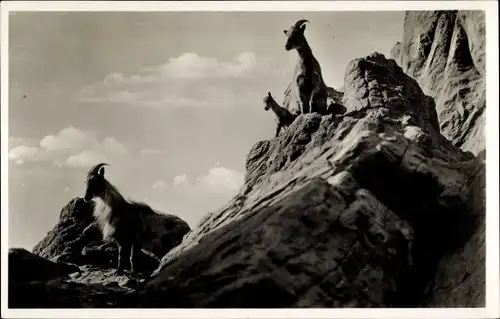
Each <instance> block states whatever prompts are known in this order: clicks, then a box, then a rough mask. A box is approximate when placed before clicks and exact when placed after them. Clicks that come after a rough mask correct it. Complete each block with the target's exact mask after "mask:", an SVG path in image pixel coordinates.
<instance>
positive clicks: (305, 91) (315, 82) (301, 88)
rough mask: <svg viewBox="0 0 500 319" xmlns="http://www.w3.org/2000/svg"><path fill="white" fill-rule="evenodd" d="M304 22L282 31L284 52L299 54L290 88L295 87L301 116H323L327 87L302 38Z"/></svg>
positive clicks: (304, 38)
mask: <svg viewBox="0 0 500 319" xmlns="http://www.w3.org/2000/svg"><path fill="white" fill-rule="evenodd" d="M306 22H309V21H308V20H305V19H302V20H299V21H297V22H295V23H294V24H293V25H292V26H291V27H290V28H289V29H288V30H283V33H285V35H286V37H287V39H286V44H285V50H287V51H290V50H292V49H295V50H297V53H298V54H299V59H298V61H297V65H296V67H295V72H294V76H293V80H292V86H295V94H296V97H297V100H298V103H299V107H300V110H301V112H302V114H305V113H309V112H311V113H314V112H317V113H320V114H324V113H325V112H326V109H327V99H328V93H327V86H326V84H325V81H324V80H323V74H322V72H321V67H320V65H319V62H318V60H316V58H315V57H314V55H313V53H312V50H311V47H310V46H309V44H308V43H307V40H306V37H305V36H304V31H305V29H306V26H305V24H304V23H306Z"/></svg>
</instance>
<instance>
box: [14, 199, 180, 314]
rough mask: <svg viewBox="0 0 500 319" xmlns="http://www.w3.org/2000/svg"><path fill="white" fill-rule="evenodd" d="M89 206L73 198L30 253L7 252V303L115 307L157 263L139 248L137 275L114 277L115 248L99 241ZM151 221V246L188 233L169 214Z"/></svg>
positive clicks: (168, 243)
mask: <svg viewBox="0 0 500 319" xmlns="http://www.w3.org/2000/svg"><path fill="white" fill-rule="evenodd" d="M92 208H93V207H92V202H85V201H83V199H81V198H74V199H72V200H71V201H70V202H69V203H68V204H67V205H66V206H65V207H63V209H62V210H61V214H60V216H59V221H58V223H57V224H56V225H55V226H54V228H53V229H52V230H51V231H49V233H48V234H47V235H46V236H45V238H43V239H42V240H41V241H40V242H39V243H38V244H37V245H36V246H35V247H34V248H33V253H30V252H28V251H26V250H22V249H12V250H11V252H10V253H9V307H13V308H52V307H56V308H81V307H116V306H117V303H118V302H119V300H120V299H119V298H120V296H123V295H125V293H126V292H129V291H131V289H133V288H135V287H136V286H137V285H139V284H140V283H141V282H142V281H144V279H145V278H147V277H148V276H149V274H150V273H151V272H152V271H153V270H154V269H156V268H157V267H158V263H159V261H160V258H161V256H162V255H160V256H158V257H156V256H154V255H152V254H151V253H150V252H148V253H145V252H143V253H142V255H141V256H140V258H139V263H138V264H137V265H136V266H137V269H138V271H139V272H138V273H136V274H131V273H129V272H127V273H126V274H125V275H121V276H118V275H116V274H115V273H114V270H115V269H116V265H117V264H116V263H117V258H118V251H117V247H116V245H114V244H113V243H106V242H103V241H102V236H101V232H100V230H99V229H98V228H97V226H94V223H93V222H94V218H93V217H92ZM155 222H156V223H155V227H154V228H153V229H155V230H156V231H158V233H159V234H160V233H161V234H162V236H156V237H161V238H162V240H161V242H156V243H154V244H155V246H156V247H160V246H161V247H160V250H163V251H165V252H168V251H169V250H170V249H171V248H173V247H175V246H176V245H178V244H179V243H180V242H181V241H182V238H183V236H184V235H185V234H186V233H188V232H189V231H190V228H189V226H188V224H187V223H186V222H184V221H183V220H181V219H180V218H178V217H177V216H174V215H167V214H162V215H161V216H160V218H158V217H157V218H156V220H155ZM84 230H85V231H84Z"/></svg>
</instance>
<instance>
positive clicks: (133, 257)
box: [130, 241, 141, 273]
mask: <svg viewBox="0 0 500 319" xmlns="http://www.w3.org/2000/svg"><path fill="white" fill-rule="evenodd" d="M140 257H141V243H140V241H136V242H135V243H134V244H133V246H132V250H131V252H130V272H131V273H134V272H136V271H137V268H138V264H139V258H140Z"/></svg>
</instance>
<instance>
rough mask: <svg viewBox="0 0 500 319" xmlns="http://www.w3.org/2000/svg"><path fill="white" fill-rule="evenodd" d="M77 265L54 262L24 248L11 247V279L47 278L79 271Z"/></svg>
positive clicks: (15, 280)
mask: <svg viewBox="0 0 500 319" xmlns="http://www.w3.org/2000/svg"><path fill="white" fill-rule="evenodd" d="M78 271H80V269H79V268H78V267H77V266H76V265H72V264H68V263H64V262H53V261H50V260H48V259H46V258H43V257H39V256H37V255H34V254H32V253H31V252H29V251H27V250H26V249H23V248H11V249H9V281H12V282H25V281H35V280H47V279H52V278H57V277H61V276H65V275H68V274H70V273H74V272H78Z"/></svg>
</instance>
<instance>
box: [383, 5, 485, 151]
mask: <svg viewBox="0 0 500 319" xmlns="http://www.w3.org/2000/svg"><path fill="white" fill-rule="evenodd" d="M485 43H486V40H485V15H484V12H483V11H412V12H407V13H406V17H405V26H404V35H403V39H402V42H399V43H397V44H396V45H395V46H394V48H393V50H392V55H393V56H394V58H395V59H396V61H397V62H398V64H399V65H401V67H402V68H403V71H405V72H406V73H407V74H409V75H410V76H412V77H414V78H415V79H417V81H418V82H419V84H420V85H421V87H422V88H423V90H424V92H425V93H426V94H428V95H430V96H432V97H433V98H434V99H435V101H436V110H437V114H438V117H439V123H440V127H441V132H442V134H443V135H444V136H445V137H447V138H448V139H450V140H451V141H452V142H453V143H454V144H455V145H457V146H459V147H461V148H462V149H463V150H466V151H471V152H472V153H474V154H476V155H477V154H478V153H480V152H481V151H482V150H484V149H485V136H484V125H485V116H486V114H485V113H484V110H485V106H486V78H485V74H486V70H485V55H486V47H485Z"/></svg>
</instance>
